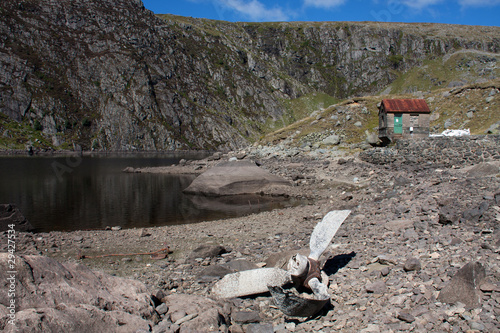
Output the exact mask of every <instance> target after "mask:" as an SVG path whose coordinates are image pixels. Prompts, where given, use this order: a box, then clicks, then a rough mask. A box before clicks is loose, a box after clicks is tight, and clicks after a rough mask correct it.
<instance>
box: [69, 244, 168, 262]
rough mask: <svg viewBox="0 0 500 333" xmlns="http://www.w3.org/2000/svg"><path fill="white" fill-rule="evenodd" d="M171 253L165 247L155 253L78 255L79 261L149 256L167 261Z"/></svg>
mask: <svg viewBox="0 0 500 333" xmlns="http://www.w3.org/2000/svg"><path fill="white" fill-rule="evenodd" d="M169 253H172V251H170V247H168V246H167V247H165V248H163V249H160V250H158V251H153V252H143V253H120V254H118V253H112V254H101V255H98V256H86V255H83V254H81V253H78V259H96V258H104V257H120V256H122V257H127V256H147V255H150V256H151V259H156V260H158V259H165V258H166V257H167V256H168V254H169Z"/></svg>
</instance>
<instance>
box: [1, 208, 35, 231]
mask: <svg viewBox="0 0 500 333" xmlns="http://www.w3.org/2000/svg"><path fill="white" fill-rule="evenodd" d="M9 225H14V227H13V228H10V227H9ZM34 229H35V228H34V227H33V226H32V225H31V223H29V221H28V220H27V219H26V217H25V216H24V215H23V213H21V211H20V210H19V208H17V207H16V205H13V204H0V231H6V230H14V231H15V232H20V231H33V230H34Z"/></svg>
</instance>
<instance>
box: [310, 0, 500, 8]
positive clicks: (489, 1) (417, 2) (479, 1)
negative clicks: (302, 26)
mask: <svg viewBox="0 0 500 333" xmlns="http://www.w3.org/2000/svg"><path fill="white" fill-rule="evenodd" d="M306 1H312V0H306ZM389 2H397V0H389ZM442 2H458V4H459V5H461V6H462V7H483V6H496V5H500V0H456V1H447V0H401V3H402V4H404V5H406V6H408V7H411V8H416V9H422V8H426V7H430V6H433V5H437V4H439V3H442Z"/></svg>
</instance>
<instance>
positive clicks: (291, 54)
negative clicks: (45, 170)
mask: <svg viewBox="0 0 500 333" xmlns="http://www.w3.org/2000/svg"><path fill="white" fill-rule="evenodd" d="M498 36H500V28H498V27H466V26H447V25H436V24H419V25H417V24H388V23H344V22H331V23H327V22H325V23H305V22H304V23H300V22H296V23H229V22H221V21H210V20H203V19H191V18H183V17H176V16H170V15H159V16H155V15H154V14H153V13H152V12H150V11H149V10H147V9H145V8H144V6H143V4H142V3H141V2H140V1H139V0H115V1H111V0H101V1H97V0H88V1H83V0H69V1H65V2H64V3H62V2H54V1H50V0H39V1H34V0H21V1H19V0H16V1H14V0H3V1H2V3H1V4H0V126H1V127H0V132H1V134H2V137H1V139H4V140H6V139H11V141H9V142H12V140H14V141H16V144H18V145H24V144H33V143H34V141H35V140H36V142H38V143H39V144H40V145H45V146H52V147H62V148H70V147H73V145H74V144H78V145H81V146H82V147H83V148H84V149H91V148H92V149H100V150H110V149H113V150H134V149H141V150H172V149H190V148H191V149H207V148H209V149H210V148H212V149H215V148H217V149H234V148H238V147H241V146H244V145H246V144H248V143H249V142H251V141H252V140H254V139H255V138H258V137H259V136H260V135H262V133H264V132H265V131H266V130H267V129H269V128H270V127H272V126H273V124H275V123H277V122H280V123H287V122H288V121H290V120H296V119H294V115H293V114H291V111H290V110H289V109H288V108H287V107H286V101H289V100H292V99H295V98H297V97H300V96H303V95H307V94H311V93H326V94H328V95H331V96H334V97H336V98H345V97H348V96H354V95H365V94H372V93H375V92H378V91H380V90H381V89H382V88H383V87H385V86H386V85H387V84H389V83H391V82H393V81H394V80H395V79H396V78H397V77H398V76H399V75H400V74H401V73H403V72H405V71H407V70H408V69H411V68H413V67H415V66H418V65H419V64H421V63H422V62H423V61H424V60H428V59H432V58H436V57H442V56H444V55H446V54H449V53H452V52H456V51H457V50H461V49H474V50H479V51H486V52H493V53H498V52H499V51H500V38H499V37H498ZM2 114H3V115H2ZM19 128H22V129H26V130H20V129H19ZM4 146H5V145H4ZM7 148H16V147H15V145H14V146H12V145H11V146H7Z"/></svg>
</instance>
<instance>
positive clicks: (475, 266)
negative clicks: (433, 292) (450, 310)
mask: <svg viewBox="0 0 500 333" xmlns="http://www.w3.org/2000/svg"><path fill="white" fill-rule="evenodd" d="M485 278H486V270H485V268H484V267H483V265H481V263H479V262H477V261H475V262H470V263H468V264H466V265H465V266H463V267H462V268H460V270H459V271H458V272H457V273H456V274H455V275H454V276H453V278H452V279H451V280H450V281H449V282H448V284H447V285H446V286H445V287H444V288H443V289H442V290H441V291H440V292H439V296H438V301H440V302H442V303H449V304H454V303H457V302H461V303H463V304H465V305H466V306H467V307H468V308H477V307H479V306H480V305H481V296H482V293H481V290H480V289H479V286H480V285H481V284H482V283H483V281H484V280H485Z"/></svg>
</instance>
